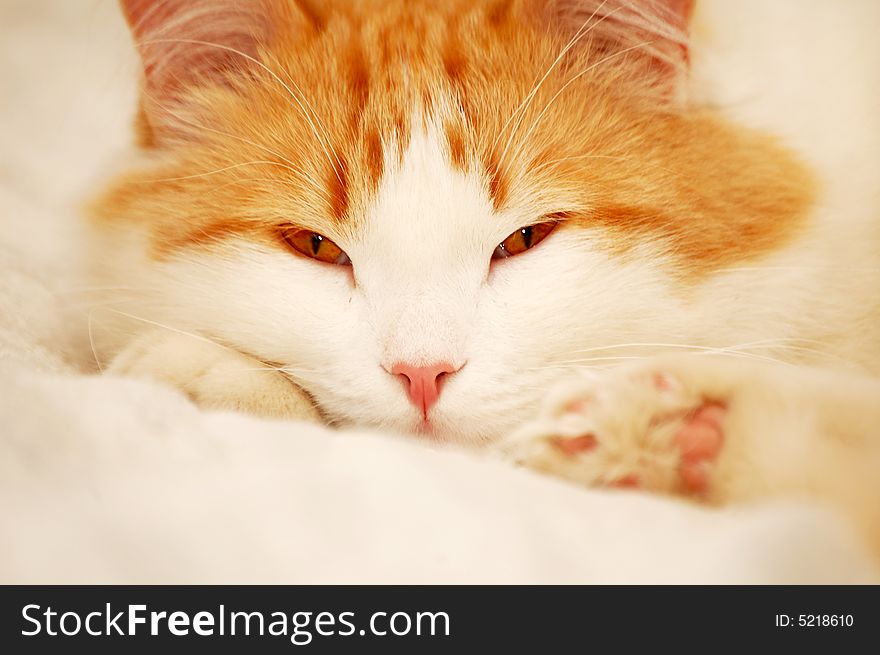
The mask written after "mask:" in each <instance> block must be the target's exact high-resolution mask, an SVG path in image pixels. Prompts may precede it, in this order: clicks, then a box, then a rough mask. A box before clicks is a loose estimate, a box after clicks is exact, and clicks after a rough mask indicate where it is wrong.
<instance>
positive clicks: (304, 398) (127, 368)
mask: <svg viewBox="0 0 880 655" xmlns="http://www.w3.org/2000/svg"><path fill="white" fill-rule="evenodd" d="M106 372H107V373H111V374H118V375H124V376H126V377H137V378H146V379H151V380H154V381H157V382H162V383H164V384H168V385H171V386H173V387H175V388H177V389H179V390H180V391H182V392H184V393H185V394H186V395H187V396H189V398H190V399H191V400H192V401H193V402H194V403H195V404H197V405H198V406H199V407H202V408H203V409H219V410H231V411H238V412H243V413H246V414H253V415H255V416H262V417H267V418H289V419H301V420H311V421H319V420H320V416H319V414H318V412H317V410H316V409H315V406H314V403H313V402H312V400H311V398H309V396H308V394H306V393H305V392H304V391H303V390H302V389H300V388H299V387H298V386H296V385H295V384H294V383H293V382H292V381H291V380H290V379H289V378H288V377H287V376H286V375H284V374H283V373H281V372H279V371H277V370H274V369H272V368H271V367H268V366H267V365H266V364H264V363H263V362H260V361H258V360H256V359H254V358H252V357H249V356H247V355H245V354H243V353H240V352H238V351H236V350H233V349H230V348H226V347H224V346H222V345H220V344H217V343H214V342H212V341H210V340H208V339H203V338H201V337H198V336H195V335H186V334H178V333H174V332H167V331H156V332H148V333H146V334H144V335H141V336H140V337H139V338H138V339H135V340H134V341H133V342H132V343H131V344H129V346H128V347H127V348H125V349H124V350H123V351H122V352H121V353H119V355H117V357H116V358H115V359H114V361H113V363H112V364H111V365H110V367H109V368H108V369H107V371H106Z"/></svg>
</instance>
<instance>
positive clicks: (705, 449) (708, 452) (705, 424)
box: [675, 402, 727, 492]
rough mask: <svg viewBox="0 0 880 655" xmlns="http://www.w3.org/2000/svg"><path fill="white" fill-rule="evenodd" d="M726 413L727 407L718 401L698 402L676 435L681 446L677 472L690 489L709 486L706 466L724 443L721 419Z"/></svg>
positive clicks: (699, 489) (701, 490)
mask: <svg viewBox="0 0 880 655" xmlns="http://www.w3.org/2000/svg"><path fill="white" fill-rule="evenodd" d="M726 412H727V408H726V407H725V406H724V405H722V404H720V403H714V402H708V403H706V404H704V405H701V406H700V407H699V408H698V409H697V410H696V411H694V412H693V413H692V414H690V415H689V416H688V417H687V418H686V419H685V424H684V426H683V427H682V428H681V429H680V430H679V431H678V433H677V434H676V435H675V443H676V445H677V446H678V447H679V448H680V449H681V463H680V466H679V473H680V475H681V479H682V482H683V483H684V485H685V487H687V489H688V490H690V491H694V492H703V491H706V490H707V489H708V487H709V468H710V466H709V465H710V464H711V463H712V461H714V459H715V458H716V457H717V456H718V454H719V453H720V452H721V448H722V446H723V445H724V430H723V429H722V422H723V420H724V416H725V414H726Z"/></svg>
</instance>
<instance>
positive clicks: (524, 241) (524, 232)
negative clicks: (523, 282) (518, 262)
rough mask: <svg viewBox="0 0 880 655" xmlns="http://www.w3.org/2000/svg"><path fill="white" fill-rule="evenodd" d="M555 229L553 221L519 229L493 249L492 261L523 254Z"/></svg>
mask: <svg viewBox="0 0 880 655" xmlns="http://www.w3.org/2000/svg"><path fill="white" fill-rule="evenodd" d="M555 227H556V222H555V221H551V222H547V223H538V224H536V225H529V226H527V227H521V228H520V229H518V230H517V231H516V232H514V233H513V234H511V235H510V236H509V237H507V238H506V239H505V240H504V241H502V242H501V243H500V244H499V245H498V247H497V248H495V252H493V253H492V259H502V258H504V257H513V256H514V255H518V254H520V253H521V252H525V251H526V250H528V249H529V248H532V247H533V246H536V245H538V244H539V243H540V242H541V241H543V240H544V239H545V238H547V235H548V234H550V233H551V232H552V231H553V229H554V228H555Z"/></svg>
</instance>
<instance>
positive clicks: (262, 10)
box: [120, 0, 271, 143]
mask: <svg viewBox="0 0 880 655" xmlns="http://www.w3.org/2000/svg"><path fill="white" fill-rule="evenodd" d="M120 4H121V6H122V10H123V13H124V14H125V18H126V20H127V21H128V24H129V26H130V27H131V31H132V34H133V36H134V39H135V43H136V45H137V49H138V52H139V53H140V57H141V62H142V64H143V70H144V95H143V98H142V101H141V116H140V123H141V127H142V128H145V129H146V130H147V132H145V133H142V135H141V136H142V141H144V142H147V143H150V142H155V141H156V140H157V139H159V138H161V137H162V136H163V135H164V133H166V132H170V133H174V134H175V136H178V137H179V136H181V135H182V134H184V133H186V131H187V130H186V129H185V127H184V125H183V122H182V121H181V120H180V119H179V113H178V110H179V109H180V107H179V104H180V102H181V99H182V98H183V96H184V95H185V93H186V91H187V90H189V89H191V88H192V87H196V86H201V85H204V86H208V85H217V84H224V83H226V82H227V81H228V80H230V79H231V76H234V75H236V74H240V73H244V72H245V71H247V70H248V69H251V68H253V66H254V65H255V63H254V60H256V59H257V58H258V44H259V43H260V42H264V41H265V40H266V39H267V38H268V37H269V30H270V26H271V20H270V17H269V11H268V8H267V6H266V4H265V3H264V2H263V1H262V0H247V1H244V2H242V1H236V0H120ZM175 114H177V115H175ZM142 132H143V130H142Z"/></svg>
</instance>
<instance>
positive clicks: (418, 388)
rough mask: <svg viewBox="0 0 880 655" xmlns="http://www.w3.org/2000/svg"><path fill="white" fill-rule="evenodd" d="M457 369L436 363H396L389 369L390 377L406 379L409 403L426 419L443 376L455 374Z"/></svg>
mask: <svg viewBox="0 0 880 655" xmlns="http://www.w3.org/2000/svg"><path fill="white" fill-rule="evenodd" d="M457 370H458V369H457V368H456V367H455V366H453V365H452V364H449V363H448V362H437V363H436V364H428V365H427V366H413V365H412V364H406V363H403V362H398V363H397V364H394V366H392V367H391V374H392V375H401V376H403V377H405V378H406V379H407V381H408V382H409V386H408V389H407V394H408V395H409V399H410V402H412V404H413V405H415V407H416V409H418V410H419V411H420V412H422V415H423V416H425V417H426V418H427V416H428V410H429V409H431V407H432V406H433V405H434V403H436V402H437V399H438V398H439V397H440V382H441V378H442V377H443V376H444V375H447V374H449V373H455V372H456V371H457Z"/></svg>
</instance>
